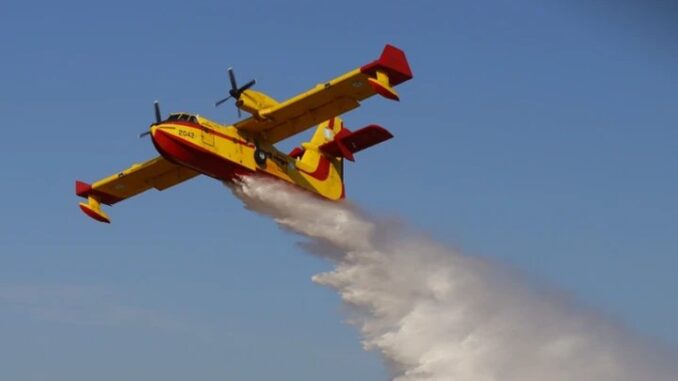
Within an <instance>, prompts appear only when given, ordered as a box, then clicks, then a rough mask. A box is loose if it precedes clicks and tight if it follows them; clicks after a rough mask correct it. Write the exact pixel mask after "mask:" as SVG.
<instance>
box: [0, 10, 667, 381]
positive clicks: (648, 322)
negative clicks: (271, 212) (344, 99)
mask: <svg viewBox="0 0 678 381" xmlns="http://www.w3.org/2000/svg"><path fill="white" fill-rule="evenodd" d="M674 4H675V2H674V3H673V4H672V2H669V1H646V2H640V1H567V2H565V1H550V0H547V1H543V0H540V1H537V0H517V1H511V2H506V1H482V2H479V1H440V2H413V1H388V2H387V1H383V2H362V1H341V2H339V1H334V2H322V1H285V2H265V1H259V0H248V1H238V2H228V1H199V2H192V3H188V2H186V3H181V2H176V1H165V2H156V3H150V2H137V1H134V2H132V1H116V2H92V1H59V2H45V1H42V2H40V1H38V2H17V1H11V0H10V1H3V2H2V3H0V14H2V15H3V17H2V19H3V21H2V23H0V35H1V36H2V37H1V38H0V68H1V69H2V70H0V113H1V115H2V125H3V128H2V129H1V131H2V135H3V136H2V139H0V158H2V163H3V165H2V172H3V173H2V177H1V178H2V180H1V181H2V187H1V188H0V195H1V196H2V197H0V212H1V213H0V379H2V380H16V381H19V380H55V381H59V380H69V381H73V380H91V379H96V380H102V381H105V380H121V379H125V380H185V379H195V380H263V379H285V380H318V379H322V380H327V381H332V380H383V379H385V378H386V377H387V376H386V372H385V370H384V367H383V365H382V364H381V362H380V360H379V358H378V356H377V355H376V354H374V353H365V352H363V351H362V349H361V347H360V343H359V337H358V335H357V333H356V332H355V331H354V329H353V328H352V327H350V326H348V325H346V324H345V323H344V322H343V321H344V320H345V318H346V314H345V311H344V310H343V308H342V306H341V304H340V301H339V298H338V297H337V296H336V295H334V294H333V293H332V292H331V291H330V290H326V289H323V288H320V287H318V286H317V285H315V284H313V283H312V282H311V280H310V277H311V275H313V274H315V273H317V272H319V271H322V270H326V269H329V268H330V264H329V263H326V262H323V261H321V260H319V259H317V258H312V257H309V256H307V255H305V254H303V253H302V252H301V250H299V248H298V247H296V246H295V242H296V241H297V240H298V239H297V238H296V237H294V236H291V235H289V234H288V233H285V232H283V231H281V230H279V229H278V228H277V227H276V225H275V224H274V223H273V222H272V221H270V220H268V219H266V218H263V217H259V216H257V215H254V214H253V213H251V212H248V211H246V210H244V209H243V207H242V205H241V203H240V201H238V200H237V199H235V198H234V197H233V196H232V195H231V194H230V192H229V191H228V190H227V189H225V188H224V187H223V186H222V185H221V184H220V183H219V182H217V181H214V180H212V179H208V178H201V179H197V180H194V181H191V182H189V183H185V184H182V185H181V186H178V187H176V188H172V189H171V190H168V191H165V192H161V193H160V192H155V191H151V192H148V193H146V194H144V195H142V196H140V197H138V198H135V199H132V200H129V201H128V202H125V203H121V204H120V205H116V206H115V207H114V208H108V209H107V212H109V215H110V216H111V218H112V220H113V223H112V224H111V225H110V226H109V225H103V224H98V223H95V222H93V221H91V220H90V219H89V218H87V217H85V216H84V215H83V214H82V213H81V212H80V210H79V209H78V207H77V203H78V202H79V201H80V200H78V199H77V198H76V196H75V195H74V194H73V191H74V190H73V188H74V185H73V182H74V180H75V179H76V178H77V179H82V180H86V181H94V180H97V179H99V178H101V177H103V176H107V175H109V174H111V173H114V172H115V171H118V170H120V169H123V168H126V167H127V166H128V165H130V164H132V163H133V162H139V161H143V160H146V159H149V158H151V157H154V156H155V155H156V153H155V151H154V148H153V146H152V144H151V142H150V140H149V139H138V138H137V135H138V134H139V133H140V132H143V131H144V130H145V129H146V128H147V127H148V124H149V123H150V122H151V121H152V120H153V110H152V102H153V100H155V99H159V100H160V101H161V106H162V110H163V112H164V114H165V115H166V114H167V113H168V112H170V111H190V112H196V113H200V114H202V115H205V116H207V117H209V118H212V119H215V120H217V121H221V122H233V121H235V118H236V113H235V109H234V108H233V106H232V105H231V104H229V105H227V106H226V107H223V108H219V109H215V108H214V106H213V104H214V101H215V100H217V99H219V98H221V97H223V96H224V94H225V92H226V90H227V86H228V85H227V78H226V74H225V71H224V69H225V68H226V67H228V66H233V67H234V68H235V70H236V74H237V75H238V77H239V78H240V79H241V81H244V80H248V79H250V78H253V77H254V78H256V79H257V81H258V82H257V88H258V89H259V90H263V91H266V92H267V93H269V94H270V95H272V96H273V97H275V98H278V99H284V98H287V97H290V96H292V95H295V94H296V93H298V92H300V91H303V90H306V89H308V88H310V87H311V86H313V85H315V84H316V83H318V82H322V81H325V80H327V79H330V78H333V77H335V76H336V75H338V74H341V73H344V72H345V71H347V70H350V69H353V68H355V67H357V66H360V65H362V64H365V63H367V62H369V61H371V60H373V59H375V58H376V57H377V56H378V55H379V53H380V52H381V49H382V47H383V45H384V44H385V43H393V44H395V45H397V46H399V47H400V48H402V49H403V50H405V52H406V53H407V55H408V58H409V60H410V64H411V66H412V69H413V72H414V74H415V77H414V79H413V80H412V81H410V82H407V83H405V84H403V85H402V86H400V87H399V88H398V91H399V93H400V95H401V99H402V101H401V102H400V103H395V102H389V101H386V100H383V99H378V98H372V99H370V100H368V101H366V102H365V103H364V104H363V107H361V108H360V109H358V110H356V111H354V112H352V113H350V114H348V115H346V117H345V122H346V123H347V125H348V126H349V127H353V128H357V127H361V126H363V125H366V124H369V123H379V124H381V125H383V126H384V127H386V128H388V129H390V130H391V131H392V132H393V133H394V135H395V139H393V140H391V141H389V142H387V143H385V144H382V145H380V146H378V147H375V148H374V149H371V150H369V151H366V152H364V153H361V154H360V155H359V157H358V158H357V159H358V160H357V163H355V164H351V165H350V166H349V167H348V169H347V171H348V173H347V190H348V196H349V198H350V199H352V200H354V201H355V202H356V203H358V204H359V205H362V206H363V207H365V208H366V209H368V210H370V211H372V212H375V213H377V214H381V215H386V216H392V217H394V218H398V219H401V220H403V221H404V222H405V223H407V224H409V225H411V226H413V227H414V228H415V229H417V230H420V231H423V232H425V234H428V235H430V236H433V237H434V238H436V239H438V240H440V241H442V242H445V243H447V244H449V245H451V246H454V247H458V248H460V249H461V250H462V251H464V252H466V253H469V254H471V255H482V256H486V257H490V258H497V259H499V260H501V261H504V262H506V263H508V264H509V265H511V266H513V267H515V268H517V269H519V270H520V271H522V272H524V273H525V274H527V275H528V276H529V277H533V278H536V279H538V282H544V283H546V284H549V285H551V286H554V287H556V288H559V289H564V290H566V291H569V292H571V293H572V295H573V296H574V297H575V298H576V299H577V300H579V301H580V302H581V303H583V304H584V305H587V306H590V307H591V308H593V309H594V310H596V311H599V312H600V313H602V314H604V315H607V316H609V317H610V318H611V319H613V320H616V321H618V322H620V323H621V324H624V325H626V326H628V327H629V328H630V329H631V330H632V331H634V332H636V333H637V334H639V335H641V336H644V337H647V338H648V339H649V340H652V341H655V342H658V343H659V344H657V345H662V346H666V347H668V348H670V349H672V350H676V348H678V325H677V324H676V315H677V314H678V298H676V292H677V291H678V278H677V277H676V275H675V274H676V268H678V258H677V254H678V227H677V226H678V225H677V223H676V221H677V218H678V202H677V201H676V195H677V194H678V177H677V176H676V168H677V167H678V129H677V121H678V69H677V68H678V48H677V47H676V41H677V40H678V39H677V38H678V28H676V24H675V20H676V19H678V7H677V6H676V5H674ZM298 141H300V139H297V140H296V141H295V142H291V143H288V144H286V145H283V146H285V147H291V146H292V144H293V143H297V142H298ZM413 255H416V253H413Z"/></svg>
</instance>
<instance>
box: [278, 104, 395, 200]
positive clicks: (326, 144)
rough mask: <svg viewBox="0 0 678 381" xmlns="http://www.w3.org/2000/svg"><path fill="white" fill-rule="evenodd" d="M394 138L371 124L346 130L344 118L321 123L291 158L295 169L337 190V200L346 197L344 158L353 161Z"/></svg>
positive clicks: (291, 154) (293, 152)
mask: <svg viewBox="0 0 678 381" xmlns="http://www.w3.org/2000/svg"><path fill="white" fill-rule="evenodd" d="M392 137H393V135H391V133H390V132H388V131H387V130H386V129H384V128H382V127H380V126H377V125H369V126H367V127H363V128H361V129H359V130H357V131H355V132H351V131H350V130H349V129H347V128H345V127H344V122H342V120H341V118H338V117H335V118H332V119H329V120H327V121H325V122H323V123H320V124H319V125H318V128H317V129H316V130H315V133H314V134H313V137H312V138H311V140H310V141H308V142H306V143H302V144H301V147H298V148H295V149H294V150H292V152H290V156H291V157H294V158H295V159H297V161H296V166H297V168H298V169H299V170H300V171H302V172H304V173H306V174H307V175H309V176H312V177H315V178H316V179H317V180H321V181H323V182H325V183H326V187H327V189H334V192H337V193H334V194H336V195H337V197H339V196H338V195H339V193H338V192H339V191H340V192H341V196H340V197H339V198H343V197H344V196H345V189H344V159H347V160H350V161H354V160H355V158H354V156H353V154H354V153H356V152H359V151H362V150H364V149H366V148H369V147H372V146H373V145H375V144H379V143H381V142H383V141H385V140H388V139H390V138H392ZM330 179H334V180H330ZM329 183H332V184H329ZM336 187H340V188H338V189H337V188H336ZM316 191H318V190H317V189H316ZM318 193H321V194H323V195H325V197H328V196H327V194H326V193H330V192H329V191H328V192H322V191H318ZM328 198H334V197H328Z"/></svg>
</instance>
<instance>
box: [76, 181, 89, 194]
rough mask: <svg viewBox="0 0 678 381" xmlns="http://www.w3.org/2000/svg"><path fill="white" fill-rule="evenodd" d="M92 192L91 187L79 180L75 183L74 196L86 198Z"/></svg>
mask: <svg viewBox="0 0 678 381" xmlns="http://www.w3.org/2000/svg"><path fill="white" fill-rule="evenodd" d="M91 191H92V186H91V185H89V184H87V183H85V182H82V181H80V180H76V181H75V194H77V195H78V196H80V197H87V196H89V193H90V192H91Z"/></svg>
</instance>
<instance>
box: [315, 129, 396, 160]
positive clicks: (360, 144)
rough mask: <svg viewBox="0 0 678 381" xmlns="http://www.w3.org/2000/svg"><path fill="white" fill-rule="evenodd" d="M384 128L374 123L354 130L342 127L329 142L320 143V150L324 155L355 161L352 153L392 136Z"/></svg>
mask: <svg viewBox="0 0 678 381" xmlns="http://www.w3.org/2000/svg"><path fill="white" fill-rule="evenodd" d="M392 137H393V135H392V134H391V133H390V132H388V130H386V129H385V128H383V127H381V126H377V125H376V124H372V125H369V126H367V127H363V128H361V129H359V130H357V131H355V132H350V131H349V130H348V129H346V128H344V129H342V130H341V131H340V132H339V133H338V134H337V135H336V136H335V137H334V140H332V141H331V142H328V143H325V144H323V145H321V146H320V147H319V148H320V151H321V152H322V153H324V154H326V155H330V156H334V157H343V158H345V159H348V160H350V161H355V158H354V157H353V154H354V153H356V152H360V151H362V150H364V149H367V148H370V147H372V146H373V145H376V144H379V143H381V142H383V141H386V140H388V139H390V138H392Z"/></svg>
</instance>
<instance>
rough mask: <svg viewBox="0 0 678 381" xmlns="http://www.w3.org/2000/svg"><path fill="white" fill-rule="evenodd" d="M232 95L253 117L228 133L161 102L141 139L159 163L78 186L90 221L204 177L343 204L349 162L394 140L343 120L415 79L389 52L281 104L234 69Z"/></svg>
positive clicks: (396, 53) (395, 52)
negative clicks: (259, 183) (303, 136)
mask: <svg viewBox="0 0 678 381" xmlns="http://www.w3.org/2000/svg"><path fill="white" fill-rule="evenodd" d="M228 74H229V79H230V82H231V89H230V91H229V96H228V97H227V98H224V99H222V100H220V101H219V102H217V103H216V105H217V106H219V105H220V104H222V103H224V102H226V101H227V100H228V99H230V98H233V99H234V100H235V105H236V107H237V108H238V114H239V115H240V110H244V111H246V112H248V113H250V114H252V115H251V116H250V117H249V118H246V119H243V120H240V121H239V122H237V123H235V124H233V125H230V126H224V125H221V124H218V123H215V122H213V121H210V120H208V119H205V118H204V117H202V116H199V115H195V114H187V113H175V114H170V115H169V117H168V118H167V119H164V120H163V118H162V116H161V114H160V107H159V106H158V102H157V101H156V102H155V119H156V120H155V123H153V124H151V126H150V129H149V131H147V132H145V133H143V134H141V136H145V135H150V136H151V139H152V141H153V144H154V145H155V148H156V149H157V150H158V152H159V153H160V156H158V157H156V158H154V159H152V160H149V161H147V162H144V163H139V164H134V165H132V166H131V167H130V168H127V169H125V170H124V171H122V172H119V173H116V174H114V175H112V176H110V177H106V178H104V179H102V180H99V181H97V182H95V183H93V184H91V185H90V184H87V183H84V182H82V181H76V183H75V193H76V194H77V195H78V196H80V197H83V198H87V202H82V203H80V209H82V211H83V212H84V213H85V214H87V215H88V216H89V217H91V218H93V219H95V220H97V221H101V222H105V223H110V219H109V217H108V216H107V215H106V213H104V211H103V210H101V204H106V205H113V204H115V203H117V202H120V201H122V200H125V199H127V198H130V197H132V196H135V195H137V194H139V193H142V192H144V191H146V190H148V189H150V188H155V189H157V190H164V189H167V188H169V187H171V186H174V185H176V184H179V183H181V182H184V181H186V180H189V179H192V178H194V177H195V176H198V175H200V174H203V175H207V176H210V177H213V178H215V179H218V180H222V181H226V182H229V181H233V180H234V179H237V178H239V177H242V176H248V175H252V174H262V175H267V176H273V177H274V178H278V179H281V180H283V181H286V182H288V183H292V184H294V185H297V186H299V187H301V188H303V189H305V190H307V191H310V192H313V193H315V194H318V195H320V196H322V197H324V198H326V199H330V200H339V199H342V198H344V182H343V175H344V169H343V161H344V159H347V160H350V161H353V160H354V157H353V155H354V154H355V153H356V152H359V151H361V150H364V149H366V148H369V147H371V146H373V145H375V144H378V143H381V142H383V141H385V140H387V139H390V138H391V137H393V136H392V135H391V133H389V132H388V131H387V130H386V129H384V128H382V127H380V126H377V125H369V126H367V127H363V128H361V129H359V130H356V131H350V130H349V129H347V128H346V127H344V123H343V122H342V121H341V119H340V118H339V117H338V116H339V115H341V114H343V113H345V112H347V111H350V110H353V109H355V108H357V107H358V106H360V101H362V100H364V99H366V98H368V97H371V96H372V95H375V94H379V95H381V96H383V97H385V98H388V99H392V100H396V101H397V100H399V98H398V94H397V93H396V92H395V90H394V89H393V86H396V85H398V84H400V83H402V82H405V81H407V80H409V79H411V78H412V72H411V70H410V67H409V64H408V62H407V58H406V57H405V53H404V52H403V51H402V50H400V49H398V48H396V47H394V46H391V45H386V47H385V48H384V50H383V52H382V54H381V57H379V59H377V60H375V61H373V62H370V63H368V64H367V65H364V66H361V67H359V68H357V69H355V70H352V71H349V72H348V73H346V74H344V75H342V76H340V77H337V78H335V79H333V80H331V81H328V82H325V83H321V84H318V85H316V86H315V87H314V88H312V89H311V90H309V91H307V92H305V93H302V94H299V95H297V96H295V97H292V98H290V99H288V100H286V101H284V102H278V101H276V100H275V99H273V98H271V97H270V96H268V95H266V94H264V93H262V92H259V91H255V90H252V89H251V87H252V86H253V85H254V83H255V81H254V80H252V81H250V82H248V83H246V84H245V85H243V86H241V87H238V85H237V83H236V80H235V76H234V74H233V70H231V69H229V70H228ZM314 125H318V127H317V129H316V131H315V134H314V135H313V137H312V138H311V140H310V141H309V142H306V143H303V144H302V145H301V147H297V148H294V149H293V150H292V152H290V153H289V154H284V153H283V152H281V151H279V150H277V149H276V148H275V147H274V146H273V145H274V144H275V143H277V142H279V141H281V140H283V139H287V138H289V137H290V136H293V135H296V134H298V133H300V132H302V131H304V130H307V129H308V128H310V127H312V126H314Z"/></svg>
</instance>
